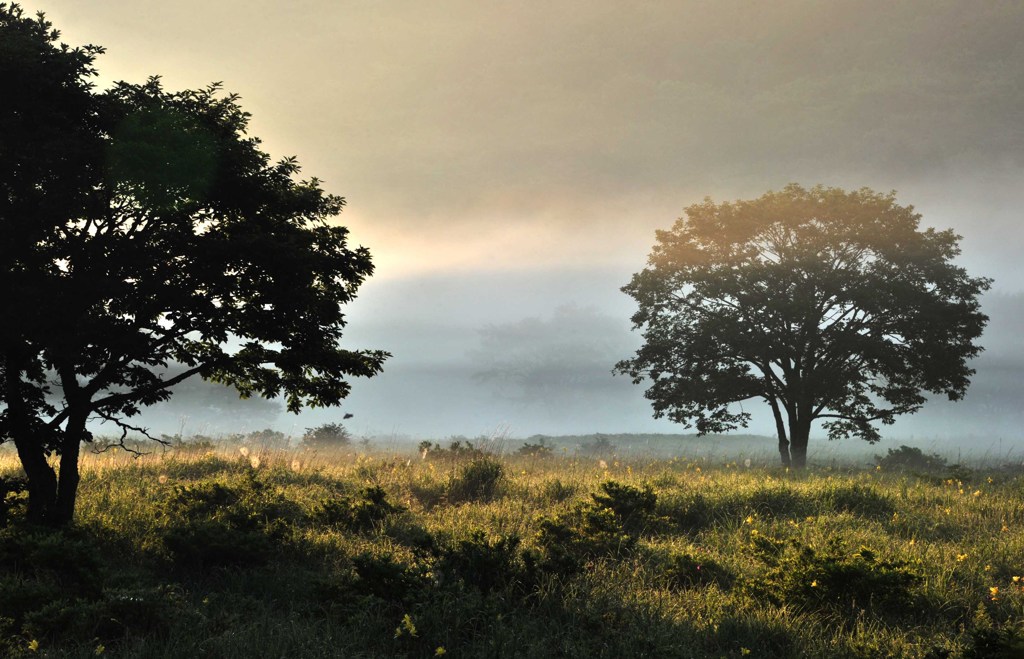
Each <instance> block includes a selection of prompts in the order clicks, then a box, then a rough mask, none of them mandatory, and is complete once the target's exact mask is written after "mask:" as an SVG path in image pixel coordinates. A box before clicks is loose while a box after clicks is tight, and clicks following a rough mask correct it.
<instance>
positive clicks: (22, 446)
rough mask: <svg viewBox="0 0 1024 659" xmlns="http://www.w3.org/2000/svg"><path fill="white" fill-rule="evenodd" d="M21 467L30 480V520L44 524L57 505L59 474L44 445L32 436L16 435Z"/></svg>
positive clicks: (15, 443)
mask: <svg viewBox="0 0 1024 659" xmlns="http://www.w3.org/2000/svg"><path fill="white" fill-rule="evenodd" d="M14 445H15V447H16V448H17V449H18V459H19V460H21V468H22V469H24V470H25V477H26V479H27V480H28V512H27V517H28V521H30V522H32V523H35V524H43V523H45V522H47V521H49V518H50V516H51V514H52V512H53V509H54V507H55V506H56V505H57V474H56V473H55V472H54V471H53V467H51V466H50V463H49V462H47V460H46V454H45V453H44V452H43V448H42V445H40V444H38V443H37V442H35V441H32V439H31V438H25V437H18V436H15V439H14Z"/></svg>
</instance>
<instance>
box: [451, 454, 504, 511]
mask: <svg viewBox="0 0 1024 659" xmlns="http://www.w3.org/2000/svg"><path fill="white" fill-rule="evenodd" d="M504 474H505V469H504V467H502V466H501V463H500V462H498V461H497V460H495V459H494V458H491V457H482V458H476V459H474V460H473V461H472V462H469V463H468V464H465V465H463V466H462V467H461V468H460V469H459V473H458V475H456V476H455V477H454V478H453V479H452V480H451V482H450V483H449V486H448V501H449V502H450V503H460V502H465V501H489V500H491V499H493V498H494V496H495V495H496V494H497V492H498V488H499V486H500V485H501V482H502V480H503V479H504Z"/></svg>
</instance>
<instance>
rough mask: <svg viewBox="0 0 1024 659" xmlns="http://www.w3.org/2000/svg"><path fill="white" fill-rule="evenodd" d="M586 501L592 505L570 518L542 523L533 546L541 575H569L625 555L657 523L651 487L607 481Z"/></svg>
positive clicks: (580, 508) (574, 511)
mask: <svg viewBox="0 0 1024 659" xmlns="http://www.w3.org/2000/svg"><path fill="white" fill-rule="evenodd" d="M590 496H591V499H592V501H591V502H589V503H580V504H577V505H576V506H574V507H573V509H572V511H571V512H569V513H568V514H565V515H561V516H556V517H554V518H542V519H541V520H540V530H539V531H538V533H537V544H538V546H539V547H540V549H541V552H542V556H541V559H540V565H541V567H542V568H544V569H545V570H548V571H553V572H560V573H566V574H571V573H573V572H576V571H578V570H579V569H581V568H582V567H583V566H584V565H585V564H586V563H587V562H589V561H592V560H594V559H597V558H605V557H619V556H624V555H627V554H629V553H630V552H631V551H632V550H633V548H634V547H635V546H636V543H637V540H638V539H639V537H640V535H641V534H642V533H644V532H646V531H648V530H650V528H651V527H652V526H653V525H655V524H656V523H660V522H661V520H658V519H656V518H655V517H654V514H653V513H654V510H655V506H656V504H657V497H656V496H655V494H654V492H653V490H651V488H650V486H646V485H645V486H644V487H643V489H640V488H636V487H632V486H630V485H624V484H622V483H618V482H616V481H606V482H604V483H602V484H601V490H600V492H598V493H594V494H591V495H590Z"/></svg>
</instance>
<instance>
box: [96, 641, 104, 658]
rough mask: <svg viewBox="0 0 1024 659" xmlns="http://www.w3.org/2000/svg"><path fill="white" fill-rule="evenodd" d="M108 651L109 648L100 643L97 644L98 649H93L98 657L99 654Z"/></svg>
mask: <svg viewBox="0 0 1024 659" xmlns="http://www.w3.org/2000/svg"><path fill="white" fill-rule="evenodd" d="M106 651H107V648H105V647H103V644H102V643H100V644H99V645H97V646H96V650H94V651H93V654H95V655H96V656H97V657H98V656H100V655H101V654H103V653H104V652H106Z"/></svg>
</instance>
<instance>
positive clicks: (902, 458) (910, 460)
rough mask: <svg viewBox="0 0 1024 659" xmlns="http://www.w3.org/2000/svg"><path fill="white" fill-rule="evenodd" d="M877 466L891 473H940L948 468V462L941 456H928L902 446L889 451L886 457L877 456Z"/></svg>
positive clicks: (913, 448) (916, 449)
mask: <svg viewBox="0 0 1024 659" xmlns="http://www.w3.org/2000/svg"><path fill="white" fill-rule="evenodd" d="M875 464H877V465H878V466H879V467H881V468H882V469H886V470H889V471H922V472H938V471H942V470H944V469H945V468H946V460H945V458H943V457H942V456H940V455H934V454H932V455H928V454H926V453H924V452H923V451H922V450H921V449H919V448H917V447H913V446H906V445H901V446H900V447H899V448H897V449H889V451H888V453H887V454H886V455H884V456H882V455H876V456H875Z"/></svg>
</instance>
